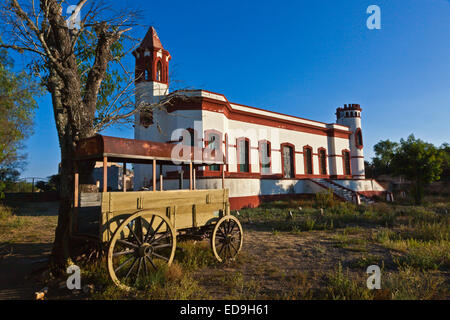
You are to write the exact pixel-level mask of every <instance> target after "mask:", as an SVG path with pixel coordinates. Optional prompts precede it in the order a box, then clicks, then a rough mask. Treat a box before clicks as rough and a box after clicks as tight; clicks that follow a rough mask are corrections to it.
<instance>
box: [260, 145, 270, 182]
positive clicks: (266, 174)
mask: <svg viewBox="0 0 450 320" xmlns="http://www.w3.org/2000/svg"><path fill="white" fill-rule="evenodd" d="M263 143H267V144H268V151H269V152H268V153H269V154H268V155H267V156H268V157H269V159H270V160H269V173H268V174H269V175H270V174H272V149H271V147H272V144H271V143H270V141H269V140H266V139H263V140H259V141H258V154H259V172H260V173H261V175H263V173H262V154H261V151H262V149H261V145H262V144H263ZM264 175H267V174H264Z"/></svg>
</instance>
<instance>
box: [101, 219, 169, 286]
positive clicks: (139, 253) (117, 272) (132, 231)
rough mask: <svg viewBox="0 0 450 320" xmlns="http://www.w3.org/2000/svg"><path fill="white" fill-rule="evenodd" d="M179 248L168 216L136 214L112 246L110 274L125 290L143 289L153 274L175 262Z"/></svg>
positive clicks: (121, 229) (120, 228)
mask: <svg viewBox="0 0 450 320" xmlns="http://www.w3.org/2000/svg"><path fill="white" fill-rule="evenodd" d="M175 247H176V233H175V229H174V228H173V227H172V225H171V223H170V221H169V220H168V219H167V218H166V217H164V216H162V215H159V214H155V213H151V212H149V211H141V212H138V213H135V214H132V215H131V216H130V217H128V218H127V219H126V220H125V221H124V222H123V223H122V224H121V225H120V226H119V228H117V230H116V232H115V233H114V236H113V238H112V240H111V242H110V244H109V249H108V271H109V275H110V277H111V279H112V280H113V281H114V283H115V284H116V285H117V286H118V287H120V288H122V289H124V290H130V289H131V287H141V286H142V285H145V283H146V280H147V279H148V276H149V273H150V272H152V271H155V270H157V269H158V268H159V267H161V266H162V265H165V264H166V265H170V264H171V263H172V260H173V257H174V255H175Z"/></svg>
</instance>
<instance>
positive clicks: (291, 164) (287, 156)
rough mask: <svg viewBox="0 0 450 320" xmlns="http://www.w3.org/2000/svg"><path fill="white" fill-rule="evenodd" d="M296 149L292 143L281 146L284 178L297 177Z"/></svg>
mask: <svg viewBox="0 0 450 320" xmlns="http://www.w3.org/2000/svg"><path fill="white" fill-rule="evenodd" d="M294 154H295V149H294V146H293V145H291V144H290V143H282V144H281V165H282V169H283V178H294V177H295V161H294V160H295V158H294Z"/></svg>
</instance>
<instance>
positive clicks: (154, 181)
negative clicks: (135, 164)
mask: <svg viewBox="0 0 450 320" xmlns="http://www.w3.org/2000/svg"><path fill="white" fill-rule="evenodd" d="M153 191H156V159H153Z"/></svg>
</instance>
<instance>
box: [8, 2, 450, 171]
mask: <svg viewBox="0 0 450 320" xmlns="http://www.w3.org/2000/svg"><path fill="white" fill-rule="evenodd" d="M73 2H74V3H75V2H76V1H75V0H74V1H73ZM115 2H116V1H115ZM372 4H376V5H378V6H379V7H380V8H381V30H369V29H367V27H366V19H367V18H368V16H369V15H368V14H367V13H366V9H367V7H368V6H369V5H372ZM124 5H125V4H123V2H122V1H117V8H118V9H120V6H124ZM128 5H129V6H135V7H136V8H140V9H142V10H143V16H144V19H143V21H142V24H143V26H142V27H140V28H136V30H133V33H134V34H133V35H134V36H137V37H143V36H144V34H145V32H146V29H147V28H148V26H150V25H153V26H154V27H155V28H156V30H157V31H158V34H159V37H160V39H161V41H162V43H163V45H164V47H165V48H166V49H167V50H169V51H170V53H171V55H172V60H171V70H172V72H173V77H174V78H175V79H176V80H180V81H182V83H183V86H187V87H194V88H202V89H205V90H210V91H214V92H219V93H223V94H224V95H225V96H226V97H227V98H228V99H229V100H230V101H232V102H237V103H241V104H246V105H250V106H255V107H259V108H265V109H269V110H273V111H277V112H282V113H287V114H292V115H296V116H300V117H304V118H310V119H313V120H318V121H324V122H334V121H335V115H334V113H335V109H336V108H337V107H339V106H342V105H343V104H345V103H359V104H360V105H361V107H362V108H363V113H362V126H363V136H364V142H365V148H364V152H365V156H366V158H370V157H372V156H373V150H372V148H373V145H374V144H375V143H377V142H378V141H379V140H382V139H383V140H384V139H391V140H396V141H398V140H399V139H400V138H402V137H403V138H406V137H407V136H408V135H409V134H411V133H414V134H415V135H416V137H419V138H421V139H423V140H426V141H429V142H432V143H434V144H436V145H440V144H442V143H443V142H450V139H449V138H450V126H449V119H450V1H447V0H404V1H400V0H395V1H394V0H390V1H381V0H371V1H356V0H346V1H325V0H314V1H312V0H310V1H300V0H297V1H243V0H240V1H234V0H229V1H226V2H225V1H222V2H216V1H178V0H172V1H170V2H165V1H142V0H139V1H138V0H136V1H130V2H129V4H128ZM14 58H16V64H17V65H16V67H17V66H18V67H20V66H22V65H23V64H24V63H25V62H26V59H25V57H21V56H14ZM126 63H127V65H128V66H130V67H132V66H133V65H134V60H133V57H132V56H131V55H130V56H129V57H127V58H126ZM104 133H105V134H109V135H116V136H122V137H132V136H133V131H132V129H131V128H114V129H110V130H108V131H106V132H104ZM26 146H27V149H26V152H27V153H28V166H27V168H26V170H25V172H24V173H23V174H22V176H23V177H30V176H35V177H46V176H49V175H51V174H54V173H56V171H57V164H58V162H59V160H60V158H59V147H58V141H57V136H56V129H55V125H54V121H53V114H52V108H51V100H50V98H49V97H48V96H45V97H43V98H42V99H40V101H39V110H38V111H37V114H36V126H35V133H34V135H33V136H32V137H30V138H29V139H28V140H27V141H26Z"/></svg>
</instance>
